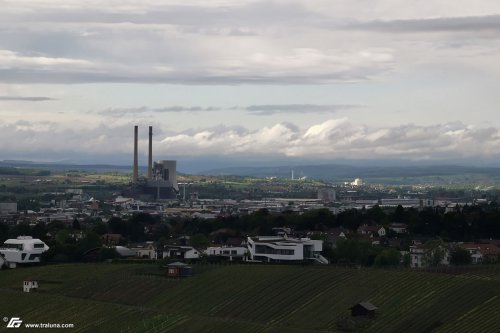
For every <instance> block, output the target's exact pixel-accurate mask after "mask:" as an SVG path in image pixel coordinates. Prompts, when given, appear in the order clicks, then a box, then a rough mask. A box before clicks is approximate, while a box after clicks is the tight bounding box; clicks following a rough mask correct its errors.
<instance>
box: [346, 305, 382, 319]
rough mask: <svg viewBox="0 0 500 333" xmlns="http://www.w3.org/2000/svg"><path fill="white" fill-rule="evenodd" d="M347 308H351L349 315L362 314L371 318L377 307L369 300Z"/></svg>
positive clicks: (356, 315)
mask: <svg viewBox="0 0 500 333" xmlns="http://www.w3.org/2000/svg"><path fill="white" fill-rule="evenodd" d="M349 310H351V315H352V316H353V317H358V316H363V317H369V318H373V317H375V311H376V310H378V308H377V307H376V306H375V305H373V304H372V303H370V302H360V303H358V304H356V305H354V306H352V307H351V308H350V309H349Z"/></svg>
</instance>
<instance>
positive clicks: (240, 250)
mask: <svg viewBox="0 0 500 333" xmlns="http://www.w3.org/2000/svg"><path fill="white" fill-rule="evenodd" d="M247 251H248V249H247V248H246V247H243V246H235V247H224V246H214V247H209V248H207V249H206V250H205V251H204V252H205V254H206V255H207V256H212V257H227V258H229V257H239V258H241V257H244V256H245V254H246V253H247Z"/></svg>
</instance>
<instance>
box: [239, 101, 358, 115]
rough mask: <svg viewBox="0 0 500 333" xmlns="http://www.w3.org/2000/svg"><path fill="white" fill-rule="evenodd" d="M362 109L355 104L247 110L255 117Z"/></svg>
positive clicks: (257, 106)
mask: <svg viewBox="0 0 500 333" xmlns="http://www.w3.org/2000/svg"><path fill="white" fill-rule="evenodd" d="M360 107H362V106H361V105H354V104H335V105H318V104H283V105H275V104H274V105H250V106H247V107H245V110H246V111H247V112H248V113H250V114H255V115H263V116H266V115H272V114H278V113H333V112H337V111H339V110H349V109H356V108H360Z"/></svg>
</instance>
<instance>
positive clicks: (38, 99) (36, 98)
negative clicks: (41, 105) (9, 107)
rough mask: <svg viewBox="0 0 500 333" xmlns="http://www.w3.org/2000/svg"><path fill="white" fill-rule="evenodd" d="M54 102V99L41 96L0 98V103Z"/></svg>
mask: <svg viewBox="0 0 500 333" xmlns="http://www.w3.org/2000/svg"><path fill="white" fill-rule="evenodd" d="M54 100H56V99H55V98H51V97H43V96H0V101H22V102H44V101H54Z"/></svg>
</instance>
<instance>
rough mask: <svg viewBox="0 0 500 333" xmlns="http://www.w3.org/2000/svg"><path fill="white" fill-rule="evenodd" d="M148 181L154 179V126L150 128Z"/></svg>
mask: <svg viewBox="0 0 500 333" xmlns="http://www.w3.org/2000/svg"><path fill="white" fill-rule="evenodd" d="M148 179H149V180H152V179H153V126H149V154H148Z"/></svg>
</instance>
